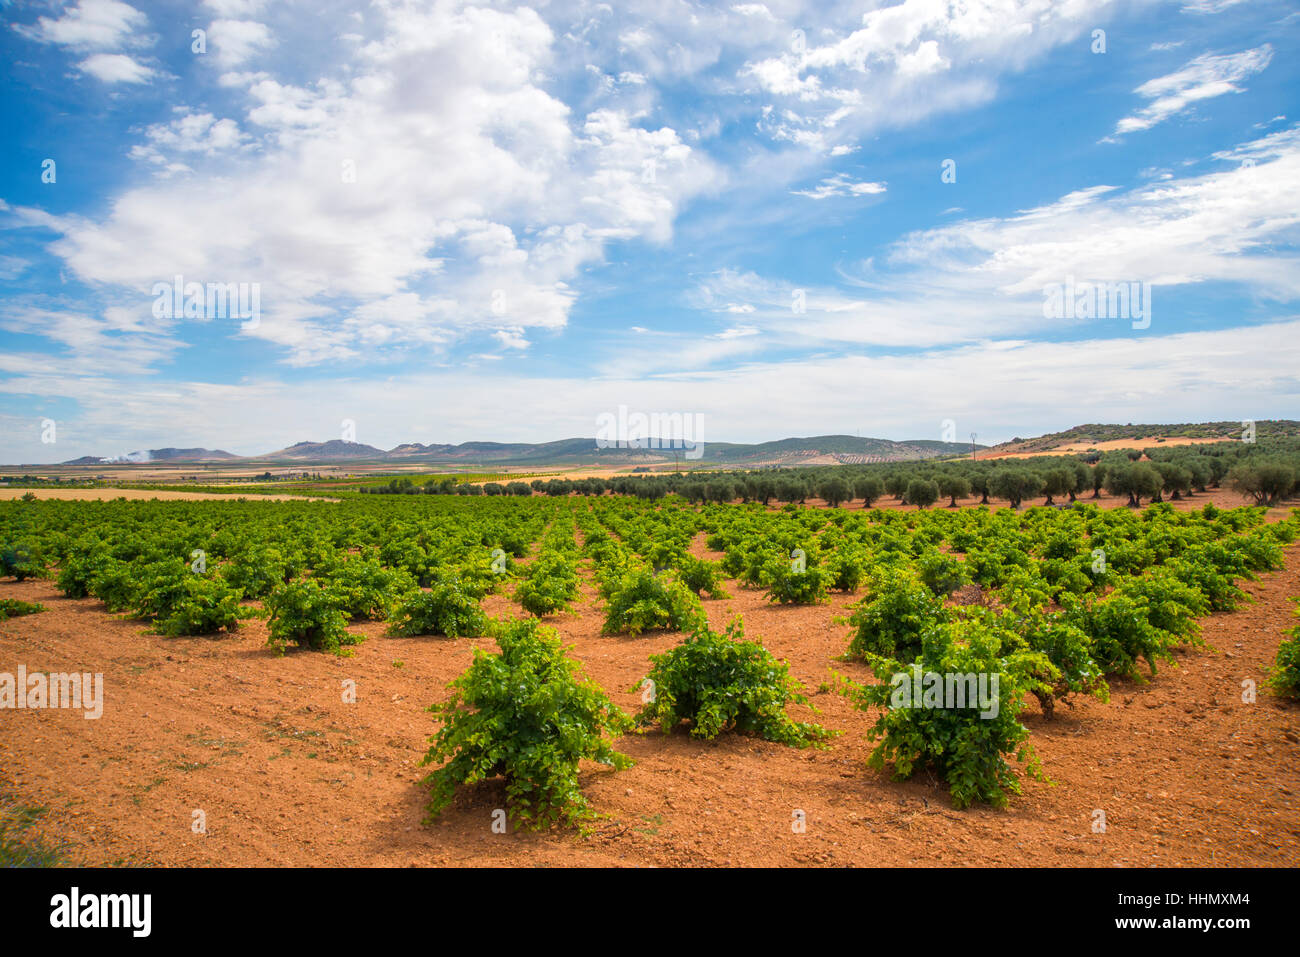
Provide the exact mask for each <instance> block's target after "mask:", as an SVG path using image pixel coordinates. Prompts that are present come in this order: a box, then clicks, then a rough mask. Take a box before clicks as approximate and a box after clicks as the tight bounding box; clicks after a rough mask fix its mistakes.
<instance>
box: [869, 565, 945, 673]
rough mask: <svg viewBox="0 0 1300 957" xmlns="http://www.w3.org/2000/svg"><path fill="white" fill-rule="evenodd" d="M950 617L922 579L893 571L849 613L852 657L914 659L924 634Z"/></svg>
mask: <svg viewBox="0 0 1300 957" xmlns="http://www.w3.org/2000/svg"><path fill="white" fill-rule="evenodd" d="M949 617H950V615H949V612H948V610H947V609H946V608H945V607H944V606H943V602H942V601H941V600H940V599H938V598H937V597H935V595H934V593H933V592H932V591H931V590H930V589H929V588H927V587H926V586H925V585H923V584H922V583H921V582H919V581H917V580H916V579H914V578H911V577H909V576H906V575H900V574H891V575H888V576H887V577H885V578H884V580H883V581H881V582H880V583H879V584H877V585H875V586H873V588H872V589H871V591H870V592H869V593H868V594H867V596H866V597H865V598H863V600H862V601H861V602H859V603H858V604H857V606H856V607H855V608H854V610H853V614H852V615H851V616H849V624H850V625H852V626H853V628H854V629H855V630H854V634H853V639H852V640H851V641H850V642H849V650H848V654H849V657H851V658H860V659H862V660H864V661H868V662H870V661H873V660H875V659H876V658H886V659H893V660H897V661H904V662H907V661H912V660H913V659H914V658H916V656H917V655H918V654H920V652H921V636H922V635H923V634H924V633H925V632H926V631H927V630H928V629H931V628H933V627H934V626H935V625H937V624H940V623H942V622H945V621H947V620H948V618H949Z"/></svg>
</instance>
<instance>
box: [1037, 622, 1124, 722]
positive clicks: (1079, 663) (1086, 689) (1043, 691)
mask: <svg viewBox="0 0 1300 957" xmlns="http://www.w3.org/2000/svg"><path fill="white" fill-rule="evenodd" d="M1019 633H1020V636H1021V637H1022V638H1023V640H1024V642H1025V646H1026V647H1027V648H1028V649H1029V650H1030V651H1036V652H1040V653H1041V654H1043V655H1044V656H1045V657H1046V658H1047V660H1048V661H1050V662H1051V663H1052V666H1053V668H1055V674H1051V675H1049V674H1040V675H1038V677H1039V678H1040V679H1043V682H1044V684H1045V685H1046V687H1038V688H1035V689H1033V690H1034V696H1035V697H1036V698H1037V699H1038V703H1039V705H1040V706H1041V707H1042V709H1043V714H1044V716H1046V717H1048V718H1051V717H1052V715H1053V713H1054V712H1055V703H1056V702H1057V701H1058V700H1059V701H1064V702H1066V703H1067V704H1068V703H1069V696H1070V695H1073V694H1090V695H1093V696H1095V697H1097V698H1099V699H1101V700H1102V701H1108V700H1110V689H1109V688H1108V687H1107V685H1106V679H1105V678H1104V677H1103V676H1102V673H1101V668H1100V667H1099V666H1098V665H1097V662H1095V661H1093V658H1092V647H1091V641H1090V640H1089V638H1088V636H1087V634H1085V633H1084V632H1083V630H1082V629H1080V628H1079V627H1077V626H1076V625H1072V624H1070V623H1069V622H1068V621H1066V620H1065V619H1063V618H1062V617H1061V616H1060V615H1043V614H1036V615H1030V616H1027V617H1025V618H1024V619H1022V620H1021V622H1020V626H1019Z"/></svg>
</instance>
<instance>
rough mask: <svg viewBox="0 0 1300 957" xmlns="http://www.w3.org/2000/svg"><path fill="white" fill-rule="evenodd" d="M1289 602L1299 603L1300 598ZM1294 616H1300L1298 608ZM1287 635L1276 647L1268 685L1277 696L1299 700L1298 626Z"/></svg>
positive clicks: (1299, 639)
mask: <svg viewBox="0 0 1300 957" xmlns="http://www.w3.org/2000/svg"><path fill="white" fill-rule="evenodd" d="M1291 600H1292V601H1294V602H1297V603H1300V598H1293V599H1291ZM1295 614H1296V615H1297V616H1300V608H1297V609H1296V612H1295ZM1287 634H1288V635H1289V636H1290V637H1289V638H1287V639H1285V640H1284V641H1283V642H1282V643H1281V644H1280V645H1278V648H1277V657H1276V658H1275V659H1274V661H1273V670H1272V671H1271V672H1270V673H1269V676H1268V684H1269V687H1271V688H1272V689H1273V691H1274V692H1276V693H1277V694H1279V695H1282V696H1284V697H1287V698H1300V625H1296V626H1295V627H1294V628H1291V629H1289V630H1288V631H1287Z"/></svg>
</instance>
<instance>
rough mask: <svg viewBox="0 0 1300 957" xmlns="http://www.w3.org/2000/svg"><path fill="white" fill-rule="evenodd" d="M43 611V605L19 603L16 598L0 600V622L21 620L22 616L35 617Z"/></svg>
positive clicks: (27, 602) (28, 602) (26, 602)
mask: <svg viewBox="0 0 1300 957" xmlns="http://www.w3.org/2000/svg"><path fill="white" fill-rule="evenodd" d="M44 610H45V606H44V605H39V604H36V603H35V602H30V601H19V600H18V599H17V598H0V621H7V620H8V619H10V618H21V617H22V616H23V615H35V614H38V613H39V612H42V611H44Z"/></svg>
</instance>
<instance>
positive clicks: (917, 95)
mask: <svg viewBox="0 0 1300 957" xmlns="http://www.w3.org/2000/svg"><path fill="white" fill-rule="evenodd" d="M0 17H2V20H3V28H2V29H0V53H2V54H3V62H4V74H5V87H6V89H5V95H4V98H3V102H2V104H0V123H2V129H3V133H4V141H5V144H6V147H5V149H4V151H3V153H2V154H0V164H2V166H0V282H2V283H3V286H2V287H0V289H2V290H3V291H2V292H0V420H2V423H3V428H4V435H5V442H4V446H3V448H2V449H0V460H4V461H6V462H11V463H16V462H46V461H61V460H66V459H70V458H73V457H76V456H79V455H83V454H99V455H104V454H120V453H124V452H127V451H130V450H134V449H139V448H149V447H159V446H163V445H181V446H207V447H213V448H215V447H220V448H225V449H228V450H230V451H233V452H237V453H243V454H252V453H258V452H264V451H269V450H271V449H275V448H279V447H282V446H284V445H288V444H290V443H292V442H295V441H300V440H303V439H313V440H324V439H329V438H338V437H340V436H341V435H342V434H343V433H342V429H343V425H342V423H343V422H344V420H347V421H348V422H350V423H352V424H353V428H354V430H355V437H356V439H357V440H358V441H361V442H366V443H370V444H373V445H377V446H380V447H385V448H387V447H391V446H393V445H396V444H397V443H399V442H408V441H419V442H460V441H465V440H470V439H495V440H501V441H541V440H548V439H553V438H561V437H567V436H574V435H593V434H595V423H596V419H597V417H598V416H599V415H601V414H602V413H606V412H612V411H615V410H617V408H618V407H619V406H627V407H628V408H630V409H632V410H641V411H644V412H647V413H649V412H665V413H671V412H681V413H690V414H693V415H695V416H697V417H698V418H697V420H696V421H699V422H702V423H703V431H704V438H705V441H706V442H707V441H710V440H712V441H762V440H766V439H773V438H781V437H785V436H790V435H816V434H827V433H840V432H843V433H850V434H854V433H856V434H862V435H870V436H876V437H884V438H894V439H907V438H936V439H937V438H940V437H941V436H942V430H943V428H944V423H945V422H950V423H953V424H955V429H956V432H957V434H958V435H959V436H961V437H962V438H965V437H966V436H968V435H969V433H970V432H977V433H978V434H979V436H980V440H981V441H989V442H993V441H999V440H1003V439H1007V438H1011V437H1012V436H1015V435H1031V434H1038V433H1041V432H1045V431H1054V430H1058V429H1062V428H1067V427H1069V426H1071V425H1075V424H1079V423H1082V422H1181V421H1201V420H1207V419H1212V420H1242V419H1252V418H1278V417H1291V418H1300V374H1298V373H1297V368H1298V367H1300V363H1298V362H1297V360H1298V359H1300V312H1298V310H1297V299H1298V298H1300V269H1297V258H1296V240H1297V235H1298V224H1300V122H1298V121H1300V107H1298V105H1297V103H1296V99H1297V96H1298V95H1300V83H1298V82H1297V79H1298V77H1297V68H1296V65H1295V64H1296V63H1297V59H1298V58H1297V52H1298V48H1300V39H1298V34H1300V12H1297V11H1296V10H1295V9H1294V7H1293V5H1292V4H1289V3H1286V2H1282V0H1236V2H1233V0H1176V2H1120V0H1115V2H1089V0H1066V2H1050V3H1049V2H1046V0H964V2H939V0H905V2H902V3H895V2H882V3H873V2H867V3H861V2H859V3H833V2H832V3H825V2H821V3H802V2H788V3H780V2H764V3H755V2H739V3H718V4H695V3H683V2H674V0H667V2H662V0H655V2H632V3H620V4H604V3H587V2H549V3H538V4H534V5H532V6H524V5H513V4H504V3H502V4H486V3H485V4H469V3H451V2H446V3H439V2H433V3H429V2H421V3H403V2H391V0H384V2H376V3H370V4H365V3H344V2H330V0H324V2H312V3H306V2H293V0H281V2H277V0H205V2H202V3H199V2H195V3H188V4H186V3H174V2H166V3H146V2H143V0H139V2H135V0H133V2H131V3H129V4H128V3H126V2H122V0H77V2H72V3H58V2H50V3H9V4H5V5H3V7H2V8H0ZM196 31H199V32H198V33H196ZM49 161H52V163H53V165H52V166H51V164H50V162H49ZM945 170H947V175H945ZM51 173H52V175H51ZM50 180H52V181H50ZM176 276H181V277H182V282H183V283H198V284H200V285H206V284H211V283H216V284H236V286H235V287H232V288H236V287H239V286H242V288H243V289H244V290H246V291H248V292H249V294H250V295H251V292H252V291H253V290H256V292H257V296H258V299H257V302H258V308H257V314H256V317H255V321H249V320H248V319H247V318H244V320H243V321H241V317H240V316H231V315H228V314H224V313H221V312H220V310H219V309H218V310H212V309H206V310H201V311H200V313H201V314H199V315H191V316H186V315H183V314H179V315H175V316H168V315H166V314H165V313H164V314H161V315H160V314H159V311H158V309H157V308H156V306H157V303H158V300H159V292H158V290H159V288H160V286H159V284H171V283H172V282H173V281H174V277H176ZM1067 283H1074V284H1075V286H1074V287H1071V288H1072V289H1074V288H1076V287H1085V285H1086V284H1091V288H1098V287H1099V286H1100V287H1101V288H1110V289H1113V288H1115V287H1117V286H1119V285H1120V284H1124V287H1125V288H1126V289H1127V288H1129V287H1128V285H1127V284H1130V283H1132V284H1138V286H1137V288H1142V289H1146V290H1149V291H1150V303H1151V308H1150V311H1149V314H1148V315H1146V316H1145V317H1130V316H1128V315H1118V316H1116V315H1100V316H1092V317H1076V318H1069V317H1063V316H1056V315H1050V310H1047V309H1045V302H1047V301H1048V299H1049V290H1051V289H1058V290H1063V289H1065V288H1066V284H1067ZM1143 284H1144V285H1143ZM1105 298H1106V297H1105V296H1103V297H1102V299H1103V301H1105ZM214 311H215V312H217V313H218V314H215V315H214V314H212V312H214ZM47 420H48V421H47ZM49 421H52V422H53V423H54V429H53V430H51V429H50V428H49V426H48V422H49ZM43 438H45V439H47V440H48V439H50V438H54V439H55V440H56V441H54V442H50V441H42V439H43Z"/></svg>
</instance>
